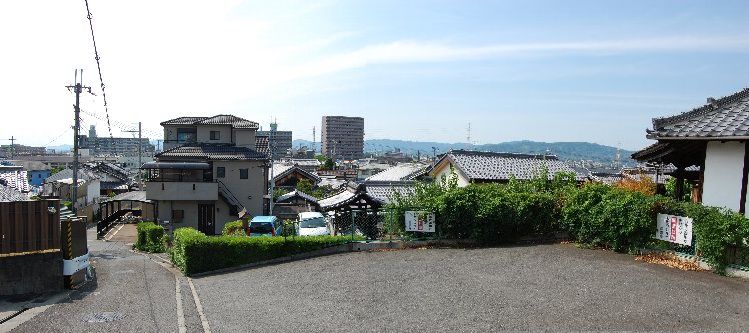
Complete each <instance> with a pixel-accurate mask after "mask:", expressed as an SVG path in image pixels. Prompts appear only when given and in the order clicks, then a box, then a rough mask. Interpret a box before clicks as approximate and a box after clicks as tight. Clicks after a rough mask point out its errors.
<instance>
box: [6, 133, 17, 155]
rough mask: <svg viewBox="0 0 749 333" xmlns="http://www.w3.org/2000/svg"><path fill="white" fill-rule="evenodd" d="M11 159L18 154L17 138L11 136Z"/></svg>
mask: <svg viewBox="0 0 749 333" xmlns="http://www.w3.org/2000/svg"><path fill="white" fill-rule="evenodd" d="M8 140H10V158H13V155H15V153H16V140H17V139H16V137H15V136H11V137H10V139H8Z"/></svg>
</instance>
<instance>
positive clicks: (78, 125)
mask: <svg viewBox="0 0 749 333" xmlns="http://www.w3.org/2000/svg"><path fill="white" fill-rule="evenodd" d="M80 71H81V81H80V82H78V70H76V71H75V84H74V85H72V86H65V87H66V88H68V90H71V89H73V92H74V93H75V105H73V109H74V114H75V125H74V126H73V184H71V186H73V191H72V192H73V193H72V194H73V197H72V201H73V206H72V207H73V213H76V212H77V208H76V206H75V204H76V202H78V132H79V131H80V129H81V93H82V92H83V89H86V90H87V91H88V93H89V94H92V95H93V93H92V92H91V87H87V86H84V85H83V84H82V83H83V69H81V70H80Z"/></svg>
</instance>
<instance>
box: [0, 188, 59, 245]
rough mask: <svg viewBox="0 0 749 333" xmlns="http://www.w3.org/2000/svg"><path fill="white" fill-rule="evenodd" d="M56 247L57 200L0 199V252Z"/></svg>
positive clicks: (57, 242)
mask: <svg viewBox="0 0 749 333" xmlns="http://www.w3.org/2000/svg"><path fill="white" fill-rule="evenodd" d="M50 249H60V201H59V200H53V199H47V200H37V201H13V202H0V254H8V253H21V252H33V251H43V250H50Z"/></svg>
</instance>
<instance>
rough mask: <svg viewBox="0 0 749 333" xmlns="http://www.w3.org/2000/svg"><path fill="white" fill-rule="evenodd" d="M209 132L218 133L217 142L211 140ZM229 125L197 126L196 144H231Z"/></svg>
mask: <svg viewBox="0 0 749 333" xmlns="http://www.w3.org/2000/svg"><path fill="white" fill-rule="evenodd" d="M211 131H218V132H219V139H218V140H211ZM232 139H233V138H232V131H231V125H215V126H211V125H199V126H198V142H203V143H232Z"/></svg>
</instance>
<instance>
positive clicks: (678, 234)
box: [655, 214, 693, 245]
mask: <svg viewBox="0 0 749 333" xmlns="http://www.w3.org/2000/svg"><path fill="white" fill-rule="evenodd" d="M692 223H693V221H692V219H691V218H688V217H683V216H676V215H667V214H658V223H657V226H658V229H657V230H656V231H655V238H657V239H660V240H664V241H667V242H671V243H676V244H682V245H692Z"/></svg>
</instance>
